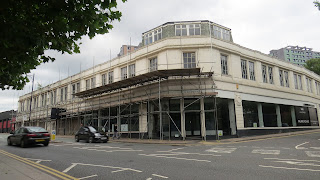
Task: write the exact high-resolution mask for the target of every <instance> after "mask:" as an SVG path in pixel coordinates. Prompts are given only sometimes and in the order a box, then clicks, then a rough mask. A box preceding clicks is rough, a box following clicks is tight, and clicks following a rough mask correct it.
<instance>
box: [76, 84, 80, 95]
mask: <svg viewBox="0 0 320 180" xmlns="http://www.w3.org/2000/svg"><path fill="white" fill-rule="evenodd" d="M78 92H80V82H78V83H77V93H78Z"/></svg>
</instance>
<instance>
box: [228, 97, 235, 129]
mask: <svg viewBox="0 0 320 180" xmlns="http://www.w3.org/2000/svg"><path fill="white" fill-rule="evenodd" d="M228 108H229V121H230V128H231V135H236V134H237V129H236V119H235V112H234V101H233V99H229V100H228Z"/></svg>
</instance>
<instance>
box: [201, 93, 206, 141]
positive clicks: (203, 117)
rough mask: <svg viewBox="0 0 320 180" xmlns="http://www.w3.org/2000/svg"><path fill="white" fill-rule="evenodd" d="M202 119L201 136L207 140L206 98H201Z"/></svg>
mask: <svg viewBox="0 0 320 180" xmlns="http://www.w3.org/2000/svg"><path fill="white" fill-rule="evenodd" d="M200 110H201V111H200V113H201V114H200V121H201V137H202V140H206V117H205V113H204V98H203V97H202V98H201V99H200Z"/></svg>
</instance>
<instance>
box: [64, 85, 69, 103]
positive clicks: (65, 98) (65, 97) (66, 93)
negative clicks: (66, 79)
mask: <svg viewBox="0 0 320 180" xmlns="http://www.w3.org/2000/svg"><path fill="white" fill-rule="evenodd" d="M64 100H65V101H67V100H68V86H67V87H65V88H64Z"/></svg>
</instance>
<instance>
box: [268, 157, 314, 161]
mask: <svg viewBox="0 0 320 180" xmlns="http://www.w3.org/2000/svg"><path fill="white" fill-rule="evenodd" d="M264 159H276V160H284V161H306V162H320V161H317V160H301V159H280V158H264Z"/></svg>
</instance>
